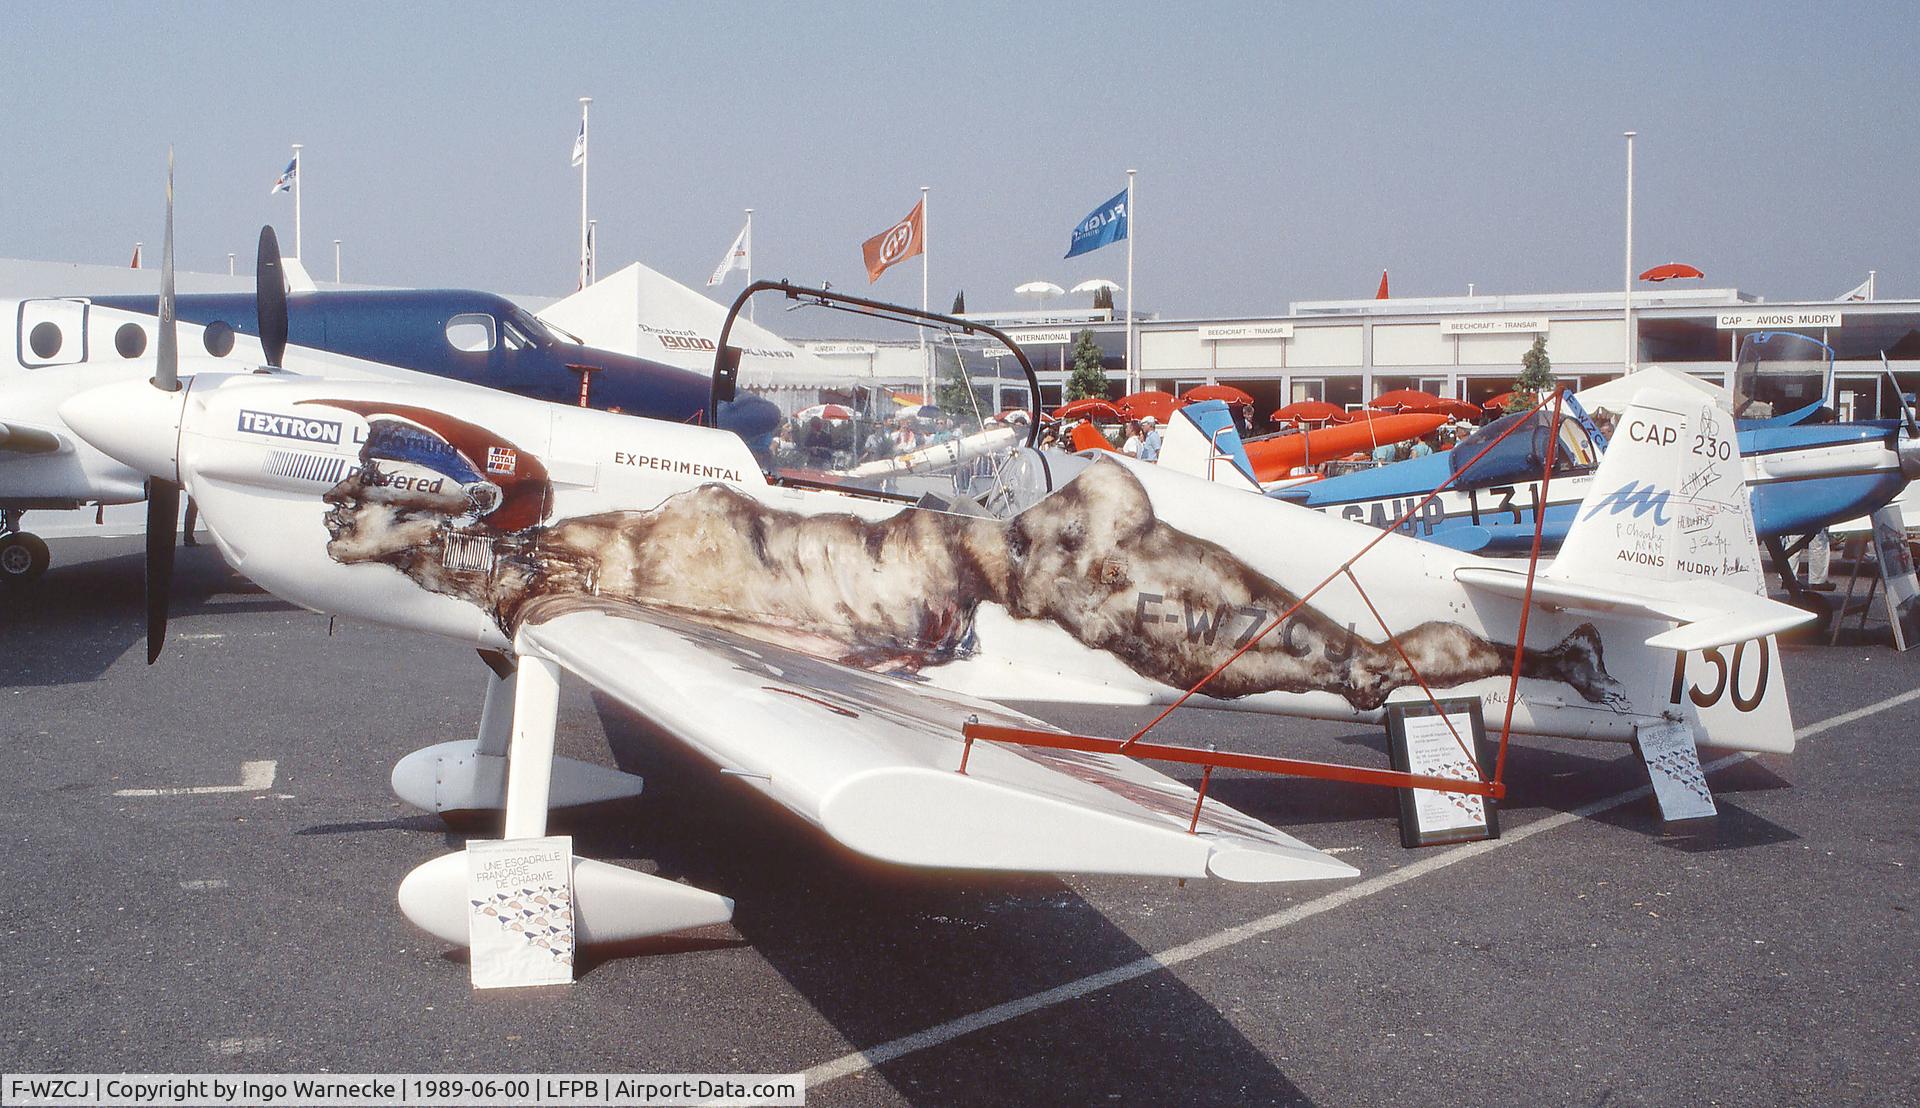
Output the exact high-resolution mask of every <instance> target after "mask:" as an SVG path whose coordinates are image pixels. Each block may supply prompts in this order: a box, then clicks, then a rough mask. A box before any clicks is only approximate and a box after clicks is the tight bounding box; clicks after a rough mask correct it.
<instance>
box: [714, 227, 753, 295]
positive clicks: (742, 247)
mask: <svg viewBox="0 0 1920 1108" xmlns="http://www.w3.org/2000/svg"><path fill="white" fill-rule="evenodd" d="M736 269H741V270H745V271H747V272H748V273H752V272H753V220H751V219H749V220H747V225H746V226H745V227H742V228H740V233H739V235H737V236H735V237H734V240H733V245H732V246H729V247H727V256H726V257H724V258H722V259H720V265H719V267H718V268H716V269H715V270H714V271H713V276H711V277H709V278H707V287H708V288H712V287H713V286H715V285H717V284H719V283H720V282H722V281H724V280H726V279H727V274H728V272H730V271H732V270H736Z"/></svg>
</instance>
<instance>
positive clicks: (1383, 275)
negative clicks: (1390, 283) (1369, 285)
mask: <svg viewBox="0 0 1920 1108" xmlns="http://www.w3.org/2000/svg"><path fill="white" fill-rule="evenodd" d="M1373 298H1374V299H1375V300H1385V299H1386V298H1387V271H1386V270H1384V269H1383V270H1381V271H1380V291H1379V292H1376V293H1374V294H1373Z"/></svg>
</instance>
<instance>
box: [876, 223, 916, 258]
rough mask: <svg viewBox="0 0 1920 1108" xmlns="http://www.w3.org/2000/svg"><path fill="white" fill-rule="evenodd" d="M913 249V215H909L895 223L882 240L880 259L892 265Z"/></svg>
mask: <svg viewBox="0 0 1920 1108" xmlns="http://www.w3.org/2000/svg"><path fill="white" fill-rule="evenodd" d="M912 249H913V217H912V216H908V217H907V218H905V219H903V220H901V221H900V222H898V223H896V224H894V225H893V229H892V230H891V231H888V232H887V237H886V238H884V239H881V240H880V261H881V263H882V264H885V265H892V264H893V263H895V262H897V261H899V260H900V259H901V258H904V257H906V256H907V252H908V251H909V250H912Z"/></svg>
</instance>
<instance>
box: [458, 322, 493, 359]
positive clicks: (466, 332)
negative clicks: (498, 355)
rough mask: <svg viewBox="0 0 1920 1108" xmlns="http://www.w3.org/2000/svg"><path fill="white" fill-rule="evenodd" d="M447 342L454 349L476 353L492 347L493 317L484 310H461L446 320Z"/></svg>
mask: <svg viewBox="0 0 1920 1108" xmlns="http://www.w3.org/2000/svg"><path fill="white" fill-rule="evenodd" d="M447 342H448V343H449V344H451V345H452V346H453V348H454V349H455V350H464V351H466V352H467V353H469V354H478V353H481V352H484V351H487V350H492V349H493V343H494V330H493V317H492V316H490V315H488V314H487V313H485V312H462V313H461V314H459V315H457V316H454V317H453V318H452V319H449V320H447Z"/></svg>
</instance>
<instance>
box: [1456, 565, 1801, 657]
mask: <svg viewBox="0 0 1920 1108" xmlns="http://www.w3.org/2000/svg"><path fill="white" fill-rule="evenodd" d="M1453 576H1454V580H1456V581H1459V582H1460V583H1461V584H1463V585H1466V586H1467V587H1468V588H1474V589H1482V590H1484V591H1486V592H1490V593H1495V594H1497V595H1500V596H1506V597H1511V598H1513V599H1515V600H1519V599H1521V598H1522V597H1524V596H1525V595H1526V588H1527V575H1526V573H1525V571H1523V570H1514V569H1494V568H1489V567H1482V566H1463V567H1461V568H1460V569H1457V570H1454V572H1453ZM1533 602H1534V603H1536V604H1545V605H1548V606H1550V607H1554V608H1563V609H1567V610H1570V611H1576V612H1598V613H1603V614H1610V615H1618V616H1628V617H1644V618H1649V619H1670V620H1676V621H1678V622H1679V624H1680V626H1678V627H1675V628H1673V629H1672V630H1670V631H1663V632H1661V633H1660V634H1658V635H1655V636H1653V637H1652V638H1650V639H1648V640H1647V645H1648V646H1654V647H1661V648H1665V649H1668V650H1705V649H1707V648H1708V647H1711V646H1730V645H1732V644H1734V643H1739V642H1745V641H1747V640H1748V639H1758V638H1764V637H1765V636H1767V635H1773V634H1778V633H1779V632H1781V631H1785V630H1788V629H1789V628H1793V627H1798V626H1800V625H1801V624H1803V623H1806V622H1808V621H1809V620H1812V619H1814V618H1815V617H1814V614H1813V613H1812V612H1809V611H1806V610H1805V609H1802V608H1795V607H1793V606H1792V605H1790V604H1782V603H1780V602H1779V601H1777V600H1772V599H1769V598H1767V597H1764V596H1760V595H1758V594H1755V593H1750V592H1745V591H1743V590H1741V589H1736V588H1733V587H1732V586H1730V585H1722V584H1720V583H1718V582H1715V581H1702V580H1687V581H1655V580H1634V581H1633V582H1632V583H1631V585H1630V586H1629V587H1609V586H1608V585H1605V584H1596V583H1593V582H1588V581H1575V580H1570V579H1567V578H1564V577H1550V576H1548V575H1546V574H1544V573H1543V574H1537V575H1535V577H1534V579H1533Z"/></svg>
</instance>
